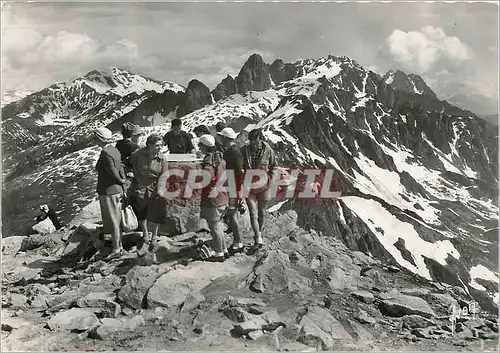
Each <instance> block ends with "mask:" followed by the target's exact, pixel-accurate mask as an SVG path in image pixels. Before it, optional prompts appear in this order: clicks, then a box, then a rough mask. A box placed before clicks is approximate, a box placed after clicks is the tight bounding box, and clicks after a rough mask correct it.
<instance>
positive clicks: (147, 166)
mask: <svg viewBox="0 0 500 353" xmlns="http://www.w3.org/2000/svg"><path fill="white" fill-rule="evenodd" d="M162 147H163V141H162V137H161V136H160V135H156V134H152V135H150V136H148V139H147V140H146V147H144V148H141V149H139V150H137V151H135V152H134V153H133V154H132V156H131V157H130V162H131V163H132V167H133V169H134V179H133V180H132V186H131V187H130V199H129V200H130V204H131V205H132V208H133V209H134V212H135V214H136V216H137V220H138V221H139V225H140V227H141V230H142V233H143V242H142V245H141V247H140V248H139V249H138V250H137V253H138V255H139V256H144V255H145V254H146V253H147V252H148V251H152V250H154V249H155V248H156V246H157V241H158V229H159V227H160V224H166V223H167V212H168V203H167V200H166V199H164V198H162V197H161V195H160V194H159V193H158V190H159V188H161V187H166V182H165V183H164V185H159V184H160V179H161V177H162V176H164V175H165V173H167V170H168V162H167V157H165V155H164V154H162V153H161V152H160V150H161V148H162ZM148 229H150V230H151V232H149V231H148Z"/></svg>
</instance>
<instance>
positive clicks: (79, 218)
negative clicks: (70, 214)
mask: <svg viewBox="0 0 500 353" xmlns="http://www.w3.org/2000/svg"><path fill="white" fill-rule="evenodd" d="M101 221H102V217H101V206H100V205H99V200H94V201H92V202H91V203H89V204H88V205H87V206H85V207H83V208H82V209H81V210H80V212H78V214H77V215H76V216H75V217H74V218H73V219H72V220H71V222H70V226H73V225H80V224H82V223H99V222H101Z"/></svg>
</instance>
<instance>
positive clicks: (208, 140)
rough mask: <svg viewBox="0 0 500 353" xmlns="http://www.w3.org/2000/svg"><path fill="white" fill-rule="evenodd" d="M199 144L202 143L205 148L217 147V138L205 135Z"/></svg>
mask: <svg viewBox="0 0 500 353" xmlns="http://www.w3.org/2000/svg"><path fill="white" fill-rule="evenodd" d="M199 143H201V144H202V145H204V146H207V147H214V146H215V137H213V136H212V135H209V134H205V135H203V136H201V137H200V140H199Z"/></svg>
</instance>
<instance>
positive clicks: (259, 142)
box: [241, 129, 277, 250]
mask: <svg viewBox="0 0 500 353" xmlns="http://www.w3.org/2000/svg"><path fill="white" fill-rule="evenodd" d="M248 139H249V141H250V143H249V144H248V145H245V146H243V147H242V148H241V154H242V156H243V167H244V169H245V172H246V171H248V170H252V169H260V170H263V171H265V172H266V173H267V174H268V176H269V178H268V179H271V178H272V175H273V173H274V169H276V168H277V164H276V157H275V154H274V151H273V149H272V148H271V146H269V144H267V143H266V142H265V141H264V135H263V134H262V131H261V130H260V129H255V130H252V131H250V133H249V134H248ZM269 185H270V182H269V181H268V182H267V183H266V185H265V186H263V187H262V188H260V189H257V190H250V192H249V193H248V196H247V195H245V196H247V197H246V201H247V206H248V212H249V213H250V222H251V224H252V229H253V232H254V242H255V243H254V250H257V249H259V248H261V247H262V245H263V241H262V235H261V232H262V228H263V227H264V212H265V210H266V207H267V204H268V202H269V198H270V195H269Z"/></svg>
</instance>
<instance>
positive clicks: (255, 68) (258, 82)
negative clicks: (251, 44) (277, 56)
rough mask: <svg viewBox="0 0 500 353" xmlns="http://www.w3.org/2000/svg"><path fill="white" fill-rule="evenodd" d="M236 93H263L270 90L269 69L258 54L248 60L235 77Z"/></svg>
mask: <svg viewBox="0 0 500 353" xmlns="http://www.w3.org/2000/svg"><path fill="white" fill-rule="evenodd" d="M236 85H237V86H238V93H242V94H244V93H246V92H248V91H265V90H268V89H269V88H271V78H270V76H269V67H268V65H267V64H266V63H265V62H264V60H263V59H262V57H261V56H260V55H258V54H253V55H252V56H250V57H249V58H248V60H247V61H246V62H245V64H244V65H243V67H242V68H241V70H240V73H239V74H238V77H236Z"/></svg>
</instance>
